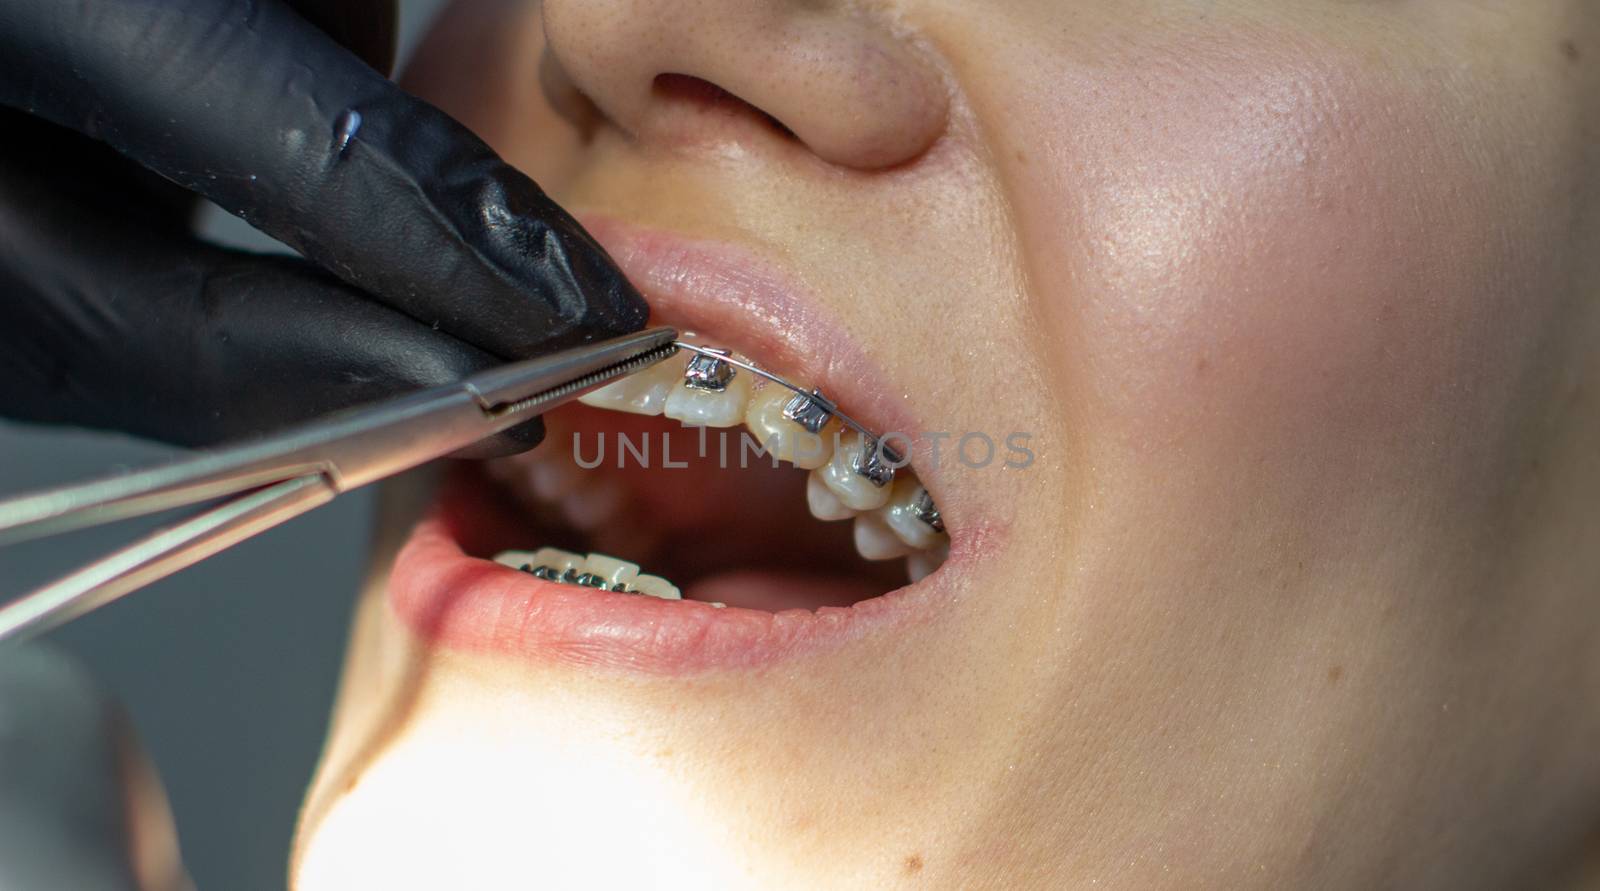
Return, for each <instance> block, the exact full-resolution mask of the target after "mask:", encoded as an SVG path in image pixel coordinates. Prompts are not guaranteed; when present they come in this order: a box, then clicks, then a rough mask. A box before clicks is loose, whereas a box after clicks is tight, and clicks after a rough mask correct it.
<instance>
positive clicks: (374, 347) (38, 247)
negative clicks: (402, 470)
mask: <svg viewBox="0 0 1600 891" xmlns="http://www.w3.org/2000/svg"><path fill="white" fill-rule="evenodd" d="M49 198H50V195H49V189H48V187H47V186H44V185H39V184H33V183H29V182H25V181H19V180H18V178H17V177H15V176H12V175H9V174H7V173H6V172H5V171H4V170H0V293H7V294H8V295H9V297H10V299H7V300H3V301H0V414H4V415H7V416H10V417H13V418H16V419H19V420H31V421H43V422H51V423H72V424H77V425H81V426H89V427H98V428H103V429H116V430H122V431H125V432H128V433H132V434H135V435H139V436H146V437H151V438H154V439H160V440H163V441H166V442H172V443H176V444H179V445H188V446H195V445H209V444H213V443H216V442H221V441H225V440H232V439H237V438H241V437H244V436H249V435H253V434H259V433H265V432H270V431H274V430H277V429H279V428H281V427H283V426H285V425H287V424H290V423H293V422H296V421H301V420H306V419H309V418H312V417H316V416H320V415H323V414H326V413H328V412H331V411H335V410H337V409H342V408H347V407H350V406H353V405H359V404H363V403H367V402H371V401H374V400H377V399H380V398H383V397H387V396H392V395H396V394H398V393H401V392H406V391H410V390H415V389H421V388H423V387H429V386H436V385H439V384H445V383H451V382H454V381H457V380H460V379H461V378H463V377H465V376H467V375H468V374H471V373H473V372H475V371H479V370H482V369H484V368H488V367H491V366H493V365H495V364H498V362H499V360H497V359H495V358H494V357H492V356H490V355H488V354H487V353H485V352H483V351H482V350H479V349H477V348H475V347H472V346H469V345H467V344H465V343H462V342H461V341H459V340H456V339H455V338H453V337H451V336H449V335H447V334H444V333H442V332H440V331H436V330H433V329H432V328H431V327H429V326H427V325H424V324H421V323H419V322H417V321H416V320H414V319H411V318H409V317H407V316H405V315H403V314H401V313H399V312H396V311H395V310H392V309H389V308H388V307H386V306H383V305H381V304H378V303H374V302H373V301H371V300H370V299H368V298H367V297H366V296H365V295H363V294H361V293H360V292H359V291H356V290H355V289H354V288H351V287H350V286H349V285H346V284H344V283H343V282H340V281H339V280H337V279H335V278H333V277H332V276H330V275H328V274H327V273H325V272H323V271H322V270H319V269H317V268H316V267H314V266H312V265H311V264H309V263H306V262H305V261H303V260H300V259H298V258H294V257H281V256H259V255H255V254H247V253H242V252H236V251H229V250H224V249H222V248H218V247H214V246H210V245H205V244H201V243H199V242H195V241H193V240H192V239H189V238H187V237H186V236H183V235H179V234H174V233H173V232H171V231H165V230H161V229H159V228H154V227H149V228H141V227H140V226H139V225H138V223H137V219H136V218H134V217H129V218H127V219H123V218H119V217H117V216H115V215H112V214H107V213H89V212H87V211H85V210H83V209H82V208H78V207H75V206H72V205H68V204H64V203H59V202H58V203H51V202H50V200H49ZM18 207H20V208H26V211H25V212H23V211H16V210H14V209H13V208H18ZM542 435H543V427H542V425H541V423H540V422H538V421H532V422H530V423H528V424H525V425H522V426H519V427H517V428H514V429H513V430H510V431H507V432H506V433H503V434H501V435H500V436H498V437H496V438H495V439H493V440H489V441H486V442H484V443H481V444H480V445H479V446H478V447H477V448H475V449H474V450H473V451H471V452H470V453H468V454H464V455H463V457H488V456H492V455H504V454H512V453H515V452H520V451H525V450H527V449H529V448H531V447H532V446H534V445H536V444H537V443H538V441H539V439H540V437H541V436H542Z"/></svg>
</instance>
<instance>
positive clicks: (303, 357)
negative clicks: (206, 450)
mask: <svg viewBox="0 0 1600 891" xmlns="http://www.w3.org/2000/svg"><path fill="white" fill-rule="evenodd" d="M299 5H300V6H301V7H302V8H303V9H304V10H306V12H307V14H309V15H315V16H316V17H317V19H318V21H319V22H320V23H321V24H322V25H323V26H324V27H328V28H332V29H334V30H338V31H341V32H342V33H343V34H344V36H345V37H346V39H347V40H348V41H350V42H352V43H354V42H355V41H356V40H357V39H358V38H359V39H360V40H361V42H362V43H363V45H364V46H363V48H364V51H365V52H366V54H367V56H368V58H369V59H371V60H372V61H375V62H377V63H378V64H379V65H380V66H387V64H388V59H387V54H388V52H389V49H388V48H389V47H390V45H391V44H392V38H390V37H388V36H386V35H392V23H393V0H383V2H373V0H360V2H354V0H346V2H342V3H330V0H320V2H318V0H304V2H302V3H300V4H299ZM363 15H365V16H366V17H367V18H366V24H365V25H363V19H362V16H363ZM0 104H3V105H9V106H13V107H14V108H15V109H19V111H7V110H5V109H0V126H3V128H4V129H3V131H0V132H3V134H4V135H3V138H0V416H10V417H13V418H18V419H24V420H35V421H46V422H65V423H73V424H80V425H88V426H94V427H101V428H114V429H119V430H123V431H127V432H131V433H134V434H137V435H142V436H147V437H152V438H156V439H161V440H166V441H168V442H173V443H177V444H181V445H202V444H207V443H213V442H216V441H219V440H224V439H231V438H234V437H237V436H240V435H243V434H249V433H256V432H261V431H266V430H270V429H273V428H276V427H279V426H282V425H283V424H285V423H287V422H290V421H295V420H301V419H304V418H307V417H310V416H313V415H317V414H321V413H324V412H327V411H330V410H333V409H336V408H341V407H345V406H349V405H353V404H357V403H360V402H365V401H370V400H372V399H375V398H379V397H382V396H386V395H391V394H394V393H396V392H400V391H404V390H407V389H414V388H417V387H422V386H429V385H434V384H439V383H444V382H448V381H452V380H456V379H458V378H460V377H461V376H463V375H465V374H468V373H471V372H473V371H476V370H479V369H481V368H484V367H487V366H489V365H492V364H495V363H496V362H497V361H499V360H506V359H516V358H524V357H527V356H530V355H535V354H538V353H540V352H543V351H548V350H552V349H555V348H559V347H562V346H568V345H572V344H575V343H579V342H583V341H585V340H590V339H597V338H601V337H606V336H612V335H616V334H621V333H625V332H627V331H632V330H636V329H638V328H640V327H642V326H643V325H644V323H645V320H646V315H647V310H646V307H645V305H644V303H643V301H642V300H641V299H640V298H639V296H638V294H637V293H636V292H635V291H634V290H633V289H632V287H631V286H630V285H629V284H628V283H627V281H626V280H625V279H624V278H623V276H622V275H621V273H620V272H618V271H617V270H616V268H615V267H614V266H613V265H612V263H611V262H610V260H609V259H608V258H607V257H606V256H605V254H604V252H603V251H602V250H601V249H600V248H599V246H598V245H596V244H595V243H594V242H593V241H592V240H591V239H590V238H589V236H588V235H587V234H586V233H585V232H584V231H583V230H582V229H581V228H580V227H579V226H578V225H577V223H576V222H574V221H573V220H572V219H571V218H570V217H568V216H567V215H566V213H565V212H563V211H562V210H561V208H559V207H557V206H556V205H555V204H554V203H553V202H551V201H550V200H549V198H547V197H546V196H545V195H544V193H543V192H541V191H540V190H539V188H538V187H537V186H535V185H534V183H533V182H532V181H531V180H529V179H528V178H527V177H525V176H523V175H522V174H520V173H518V172H517V171H515V170H513V169H512V168H511V167H509V166H508V165H506V164H505V163H504V162H503V161H501V160H500V158H498V157H497V156H496V155H495V154H494V153H493V152H492V151H491V150H490V149H489V148H488V147H487V146H486V145H484V144H483V142H481V141H480V140H479V139H478V138H477V137H475V136H473V135H472V134H471V133H470V132H468V131H467V130H466V129H465V128H463V127H462V126H461V125H459V124H457V123H456V122H455V121H453V120H451V119H450V118H449V117H448V116H446V115H445V114H444V113H442V112H440V111H439V110H437V109H435V108H433V107H432V106H430V105H427V104H425V103H423V102H421V101H420V100H418V99H416V98H414V97H411V96H409V95H407V94H406V93H404V92H403V91H401V90H400V89H399V88H397V87H396V86H394V84H393V83H391V82H390V81H389V80H388V79H387V78H385V77H384V76H383V75H381V74H380V73H379V72H378V71H376V70H374V69H373V68H372V67H369V66H368V65H367V64H366V63H364V62H363V61H362V60H361V59H360V58H358V57H357V56H356V55H354V54H353V53H352V52H350V51H349V50H347V49H346V48H344V47H343V46H341V45H340V44H339V42H337V41H336V40H335V39H333V38H332V37H330V35H329V33H327V32H325V31H324V30H322V29H321V28H319V27H317V26H316V25H313V24H312V23H311V22H310V21H308V19H307V18H306V17H305V16H302V15H301V14H299V13H297V12H296V11H295V9H293V8H291V5H290V4H289V3H287V2H285V0H80V2H74V3H65V2H62V0H4V2H3V3H0ZM64 128H70V130H69V129H64ZM70 131H77V132H76V133H74V132H70ZM79 134H84V135H86V136H89V137H93V138H94V139H95V140H99V142H94V141H91V140H90V139H86V138H85V136H84V135H79ZM102 143H103V144H102ZM107 146H109V148H107ZM112 149H114V150H115V151H112ZM118 153H120V155H119V154H118ZM130 159H131V162H137V164H135V163H130ZM138 165H143V168H141V167H140V166H138ZM144 168H148V170H146V169H144ZM149 171H154V173H156V174H159V175H160V177H164V178H165V180H166V181H164V180H161V179H159V178H157V177H155V176H152V175H151V174H150V172H149ZM167 181H170V183H169V182H167ZM171 183H176V184H177V185H178V186H181V187H183V188H184V189H188V190H192V191H193V192H198V193H200V194H203V195H205V196H206V197H208V198H210V199H212V200H213V201H215V202H217V203H218V204H220V205H221V206H222V207H224V208H226V209H228V210H230V211H232V212H234V213H236V214H238V215H239V216H241V217H243V218H244V219H245V220H247V221H248V222H250V223H251V224H253V225H254V226H256V227H257V228H259V229H261V230H263V231H265V232H267V233H269V234H271V235H273V236H275V237H276V238H278V239H280V240H282V241H284V242H286V243H288V244H289V245H291V246H292V247H294V248H295V249H296V250H298V251H299V252H300V253H301V254H303V255H304V256H305V257H307V258H309V259H310V260H311V261H313V262H314V264H315V265H313V263H307V262H305V261H302V260H300V259H298V258H287V257H266V256H258V255H253V254H246V253H241V252H237V251H229V250H223V249H221V248H218V247H215V246H211V245H207V244H204V243H202V242H199V241H197V240H195V239H194V238H193V237H192V236H191V234H190V232H189V222H190V220H189V217H190V216H191V215H192V213H191V212H192V209H193V202H192V201H190V200H188V199H189V198H190V197H191V196H189V195H188V193H184V192H180V191H179V190H177V189H175V188H174V187H173V186H172V185H171ZM318 267H320V268H318ZM330 273H331V274H330ZM540 434H541V428H540V427H539V426H538V425H537V424H534V425H532V426H528V427H522V428H517V430H515V431H511V432H510V433H508V434H506V435H503V436H502V437H501V438H500V439H499V440H496V441H493V442H490V443H486V444H484V446H483V448H482V450H481V453H482V454H489V453H500V454H504V453H507V452H511V451H517V450H521V449H525V448H528V447H529V446H531V445H533V444H534V443H536V442H537V439H538V437H539V435H540Z"/></svg>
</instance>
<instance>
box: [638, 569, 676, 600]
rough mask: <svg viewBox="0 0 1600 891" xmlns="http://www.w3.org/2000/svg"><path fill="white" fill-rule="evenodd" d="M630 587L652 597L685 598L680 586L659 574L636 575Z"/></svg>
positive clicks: (665, 598)
mask: <svg viewBox="0 0 1600 891" xmlns="http://www.w3.org/2000/svg"><path fill="white" fill-rule="evenodd" d="M629 587H631V588H633V590H634V591H637V592H638V593H640V594H648V595H650V596H651V597H659V598H661V599H662V600H682V599H683V594H682V592H680V591H679V590H678V586H677V585H674V584H673V583H671V582H669V581H667V580H666V579H664V578H662V577H661V576H659V575H641V576H636V577H635V578H634V580H633V581H632V582H631V583H630V585H629Z"/></svg>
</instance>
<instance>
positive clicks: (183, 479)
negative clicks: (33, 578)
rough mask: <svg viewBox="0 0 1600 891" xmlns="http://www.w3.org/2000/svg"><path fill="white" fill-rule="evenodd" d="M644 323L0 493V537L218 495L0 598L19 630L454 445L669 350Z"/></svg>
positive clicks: (55, 620) (32, 630)
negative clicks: (389, 395) (377, 398)
mask: <svg viewBox="0 0 1600 891" xmlns="http://www.w3.org/2000/svg"><path fill="white" fill-rule="evenodd" d="M677 337H678V332H677V331H676V330H674V329H672V328H654V329H651V330H648V331H642V332H639V333H637V334H630V335H626V336H624V337H618V338H614V339H612V340H607V341H603V342H600V343H594V344H588V345H584V346H580V347H574V348H572V349H569V350H565V351H562V352H559V353H555V354H553V355H550V356H544V357H541V358H537V359H529V360H527V361H523V362H514V363H511V364H509V365H504V366H501V367H498V368H494V369H491V370H489V371H485V372H483V373H481V374H476V375H473V376H472V377H469V378H467V379H466V380H464V381H461V382H460V383H456V384H451V385H448V386H443V387H436V388H434V389H430V390H424V391H422V392H419V393H414V394H410V395H407V396H401V397H399V398H396V399H393V400H389V401H387V402H382V403H378V404H376V405H373V406H368V407H364V408H356V409H352V410H350V411H346V412H341V413H339V414H335V415H332V416H330V417H328V418H325V419H322V420H318V421H314V422H311V423H309V424H305V425H302V426H299V427H296V428H293V429H291V430H289V431H287V432H285V433H281V434H276V435H273V436H270V437H267V438H264V439H259V440H255V441H252V442H249V443H245V444H242V445H238V446H234V447H229V448H224V449H218V450H214V451H209V452H202V453H200V454H197V455H195V456H193V457H190V458H186V459H183V460H180V461H177V462H174V463H172V464H169V465H164V466H159V467H154V468H150V469H148V470H142V471H136V472H133V473H126V474H120V475H117V476H111V477H107V478H105V479H101V480H96V481H92V482H88V483H81V484H77V485H72V486H66V487H63V488H59V489H52V490H48V491H44V492H39V493H36V494H31V495H24V496H21V497H17V498H12V499H8V500H5V501H0V545H6V544H12V543H16V542H20V541H26V540H29V539H34V538H40V537H44V536H48V535H55V534H59V533H62V532H68V531H71V530H74V529H83V528H88V527H91V526H98V525H101V524H104V523H109V522H114V521H116V520H121V519H126V518H129V517H137V516H144V515H146V514H152V513H157V512H161V511H165V510H170V509H173V508H179V507H189V506H196V505H200V504H203V503H205V502H210V501H213V500H216V499H226V500H224V501H222V503H221V504H218V505H216V506H214V507H210V508H207V509H205V510H203V511H201V512H200V513H198V514H195V515H194V516H191V517H189V518H187V519H185V520H182V521H180V522H177V523H175V524H173V525H171V526H168V527H165V528H163V529H160V530H158V531H156V532H154V533H151V534H149V535H146V536H144V537H142V538H140V539H138V540H137V541H135V542H133V543H132V544H130V545H128V546H126V547H124V548H122V549H120V550H117V551H115V552H113V553H111V554H109V555H107V556H106V557H104V558H102V559H100V560H97V561H95V562H93V563H90V564H88V565H87V566H84V567H83V568H81V569H79V570H77V571H76V572H73V573H72V574H70V575H67V576H65V577H63V578H61V579H58V580H57V581H55V582H52V583H50V584H48V585H45V586H44V587H42V588H39V589H37V590H34V591H32V592H29V593H28V594H25V595H23V596H22V597H20V598H17V599H16V600H13V601H11V602H10V603H7V604H5V605H4V606H3V607H0V641H4V640H8V639H14V638H20V637H24V636H32V635H35V634H39V633H42V632H44V631H48V630H49V629H51V628H54V627H56V626H58V625H61V624H62V623H65V622H68V621H71V620H72V619H74V618H77V617H78V616H81V615H83V614H84V613H87V612H89V611H90V610H93V609H95V608H97V607H99V606H102V605H104V604H106V603H109V602H111V601H113V600H115V599H117V598H119V597H122V596H123V595H125V594H127V593H129V592H131V591H135V590H137V589H139V588H141V587H143V586H145V585H147V584H149V583H151V582H153V581H155V580H157V579H160V578H163V577H165V576H167V575H170V574H172V573H174V572H177V571H178V570H180V569H183V568H184V567H186V566H191V565H193V564H195V563H198V562H199V561H201V560H204V559H205V558H206V557H209V556H211V555H213V554H216V553H218V552H220V551H222V550H224V549H226V548H229V547H231V546H233V545H235V544H237V543H239V542H241V541H243V540H245V539H247V538H250V537H251V536H253V535H256V534H257V533H260V532H263V531H265V530H267V529H270V528H272V527H273V526H276V525H278V524H280V523H282V522H284V521H286V520H288V519H290V518H292V517H296V516H298V515H300V514H303V513H305V512H306V511H309V510H311V509H312V508H314V507H318V506H320V505H323V504H326V503H327V502H329V501H332V500H333V498H334V497H335V496H337V495H340V494H342V493H345V492H348V491H350V490H352V489H355V488H358V487H360V486H364V485H367V484H368V483H372V482H376V481H378V480H381V479H384V478H386V477H389V476H393V475H395V474H397V473H400V472H402V471H405V470H409V469H411V468H413V467H416V466H418V465H421V464H424V463H426V462H428V461H431V460H433V459H435V458H442V457H445V456H447V455H450V454H452V453H454V452H457V451H459V450H461V449H463V448H466V447H467V446H470V445H472V444H473V443H475V442H478V441H480V440H483V439H485V438H487V437H490V436H493V435H494V434H496V433H500V432H501V431H504V430H507V429H509V428H511V427H515V426H517V425H518V424H522V423H525V422H527V421H529V420H532V419H533V418H534V417H536V416H538V415H540V414H542V413H544V412H545V411H548V410H550V409H552V408H555V407H557V406H559V405H562V404H564V403H566V402H569V401H571V400H573V399H576V398H577V397H579V396H582V395H583V394H584V393H587V392H588V391H590V390H593V389H595V388H597V387H600V386H601V385H603V384H606V383H609V382H611V381H613V380H615V379H617V378H619V377H623V376H625V375H629V374H632V373H634V372H636V371H640V370H643V369H645V368H648V367H649V366H651V365H654V364H655V363H657V362H660V361H661V360H663V359H666V358H667V357H669V356H671V355H673V354H674V353H676V352H677V351H678V345H677V344H676V342H675V341H676V339H677Z"/></svg>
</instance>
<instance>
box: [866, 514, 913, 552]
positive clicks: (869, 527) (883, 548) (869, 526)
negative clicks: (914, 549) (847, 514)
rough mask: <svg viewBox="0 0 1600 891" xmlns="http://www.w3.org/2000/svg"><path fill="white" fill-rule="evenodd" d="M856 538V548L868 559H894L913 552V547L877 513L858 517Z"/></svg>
mask: <svg viewBox="0 0 1600 891" xmlns="http://www.w3.org/2000/svg"><path fill="white" fill-rule="evenodd" d="M855 539H856V550H857V551H858V552H860V554H861V556H863V557H865V558H867V559H868V560H892V559H894V558H895V557H904V556H905V555H906V554H908V553H910V552H911V547H910V546H909V545H907V544H906V543H905V542H903V541H901V540H900V536H898V535H896V534H895V533H894V530H893V529H890V528H889V527H888V526H887V525H885V524H884V522H883V518H882V517H880V516H879V515H878V514H876V513H871V514H862V515H861V516H859V517H856V528H855Z"/></svg>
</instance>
